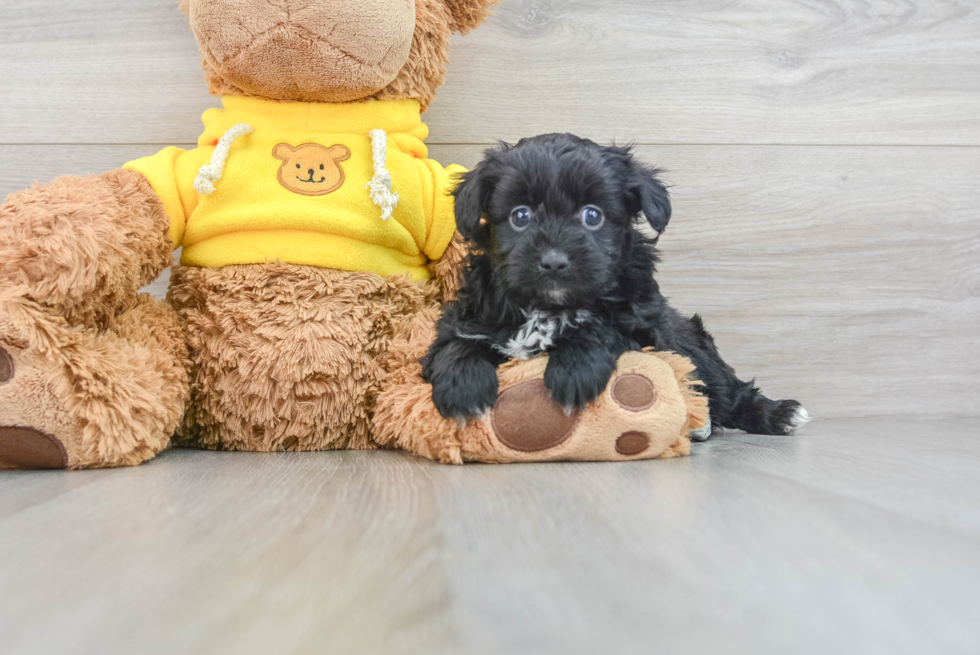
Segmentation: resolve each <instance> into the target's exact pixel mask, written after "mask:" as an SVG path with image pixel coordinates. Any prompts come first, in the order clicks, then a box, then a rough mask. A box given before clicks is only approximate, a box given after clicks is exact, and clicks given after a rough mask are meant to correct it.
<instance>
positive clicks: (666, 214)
mask: <svg viewBox="0 0 980 655" xmlns="http://www.w3.org/2000/svg"><path fill="white" fill-rule="evenodd" d="M632 168H633V172H632V175H631V176H630V177H631V179H630V189H629V193H630V196H631V197H632V199H633V202H631V203H630V204H631V207H630V211H631V212H632V213H634V214H638V213H640V212H641V211H642V212H643V215H644V216H646V219H647V222H649V223H650V227H652V228H653V229H654V230H655V231H656V233H657V235H660V234H662V233H663V231H664V230H665V229H667V223H669V222H670V195H669V194H668V193H667V187H665V186H664V185H663V183H662V182H661V181H660V180H659V179H658V178H657V176H658V175H659V174H660V171H659V170H658V169H656V168H648V167H647V166H644V165H643V164H639V163H637V162H635V161H633V162H632Z"/></svg>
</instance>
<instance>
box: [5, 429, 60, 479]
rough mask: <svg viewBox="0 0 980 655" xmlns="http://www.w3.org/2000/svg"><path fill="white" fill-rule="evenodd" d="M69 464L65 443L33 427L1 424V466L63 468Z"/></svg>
mask: <svg viewBox="0 0 980 655" xmlns="http://www.w3.org/2000/svg"><path fill="white" fill-rule="evenodd" d="M67 466H68V454H67V453H66V452H65V447H64V445H63V444H62V443H61V442H60V441H58V440H57V439H55V438H54V437H52V436H51V435H49V434H44V433H43V432H38V431H37V430H35V429H33V428H19V427H12V426H0V468H18V469H63V468H65V467H67Z"/></svg>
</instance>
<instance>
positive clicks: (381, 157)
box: [365, 130, 398, 221]
mask: <svg viewBox="0 0 980 655" xmlns="http://www.w3.org/2000/svg"><path fill="white" fill-rule="evenodd" d="M368 136H369V137H371V155H372V157H373V160H374V177H373V178H372V179H371V181H370V182H368V183H367V184H366V185H365V188H367V189H370V190H371V202H373V203H374V204H376V205H377V206H378V207H380V208H381V220H383V221H387V220H388V219H389V218H391V212H393V211H394V210H395V207H397V206H398V194H397V193H395V192H393V191H392V190H391V173H389V172H388V169H387V163H388V135H387V134H385V131H384V130H371V131H370V132H368Z"/></svg>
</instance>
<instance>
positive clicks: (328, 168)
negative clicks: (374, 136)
mask: <svg viewBox="0 0 980 655" xmlns="http://www.w3.org/2000/svg"><path fill="white" fill-rule="evenodd" d="M272 156H273V157H275V158H276V159H278V160H280V161H282V166H280V167H279V184H281V185H282V186H283V187H284V188H286V189H288V190H289V191H292V192H293V193H298V194H300V195H302V196H325V195H327V194H328V193H333V192H334V191H336V190H337V189H339V188H340V187H342V186H343V185H344V169H343V168H341V166H340V162H343V161H347V160H348V159H350V149H349V148H348V147H347V146H342V145H335V146H330V147H329V148H327V147H325V146H321V145H320V144H318V143H304V144H302V145H299V146H296V147H295V148H294V147H293V146H291V145H289V144H288V143H280V144H279V145H277V146H276V147H275V148H273V149H272Z"/></svg>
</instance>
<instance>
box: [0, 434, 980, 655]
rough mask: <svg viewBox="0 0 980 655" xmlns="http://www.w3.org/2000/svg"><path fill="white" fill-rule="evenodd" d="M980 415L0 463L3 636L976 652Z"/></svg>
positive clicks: (455, 649) (112, 643) (8, 641)
mask: <svg viewBox="0 0 980 655" xmlns="http://www.w3.org/2000/svg"><path fill="white" fill-rule="evenodd" d="M978 437H980V419H951V420H945V421H941V422H937V421H911V420H887V421H878V420H871V419H862V420H834V421H824V422H819V421H818V422H816V423H813V424H811V425H809V426H807V428H805V430H804V431H803V433H802V434H800V435H799V436H797V437H795V438H776V437H761V436H752V435H743V434H735V433H733V434H728V435H725V436H723V437H721V438H718V439H716V440H713V441H709V442H707V443H705V444H700V445H697V446H696V447H695V450H694V453H693V456H692V457H690V458H687V459H680V460H671V461H649V462H636V463H629V464H547V465H514V466H480V465H473V466H465V467H452V466H443V465H439V464H433V463H429V462H427V461H424V460H420V459H415V458H413V457H411V456H409V455H405V454H401V453H395V452H334V453H311V454H280V455H257V454H239V453H212V452H198V451H170V452H167V453H165V454H163V455H162V456H160V457H159V458H157V459H156V460H155V461H152V462H150V463H149V464H147V465H145V466H142V467H139V468H137V469H129V470H118V471H98V472H87V473H49V472H37V473H27V472H22V473H14V474H9V473H8V474H4V475H2V476H0V554H2V557H0V590H2V593H0V638H2V642H0V652H3V653H4V654H5V655H15V654H21V653H44V654H48V653H78V654H82V653H91V654H93V655H96V654H97V655H105V654H107V653H127V654H129V653H141V654H155V653H161V654H163V653H166V654H171V653H206V654H209V655H210V654H214V653H236V654H248V653H262V654H263V655H266V654H268V653H276V654H277V655H279V654H285V653H358V654H367V653H556V654H566V653H655V652H663V653H670V652H685V653H751V654H765V653H774V654H779V655H784V654H787V653H823V654H826V653H888V654H889V655H895V654H899V653H910V654H911V653H914V654H916V655H922V654H925V653H976V652H978V651H980V601H978V593H977V589H980V482H978V478H977V473H976V472H977V470H978V467H980V438H978Z"/></svg>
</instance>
